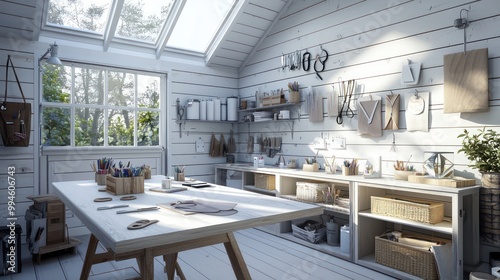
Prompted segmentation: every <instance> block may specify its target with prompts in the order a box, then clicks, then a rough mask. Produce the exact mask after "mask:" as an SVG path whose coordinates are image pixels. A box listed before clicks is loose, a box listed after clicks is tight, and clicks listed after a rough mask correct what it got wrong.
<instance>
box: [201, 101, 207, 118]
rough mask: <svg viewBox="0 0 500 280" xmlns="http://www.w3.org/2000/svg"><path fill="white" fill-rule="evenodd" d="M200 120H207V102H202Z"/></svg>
mask: <svg viewBox="0 0 500 280" xmlns="http://www.w3.org/2000/svg"><path fill="white" fill-rule="evenodd" d="M200 120H202V121H206V120H207V101H206V100H202V101H200Z"/></svg>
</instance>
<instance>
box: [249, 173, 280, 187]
mask: <svg viewBox="0 0 500 280" xmlns="http://www.w3.org/2000/svg"><path fill="white" fill-rule="evenodd" d="M254 178H255V187H256V188H259V189H265V190H275V189H276V180H275V177H274V175H267V174H259V173H255V175H254Z"/></svg>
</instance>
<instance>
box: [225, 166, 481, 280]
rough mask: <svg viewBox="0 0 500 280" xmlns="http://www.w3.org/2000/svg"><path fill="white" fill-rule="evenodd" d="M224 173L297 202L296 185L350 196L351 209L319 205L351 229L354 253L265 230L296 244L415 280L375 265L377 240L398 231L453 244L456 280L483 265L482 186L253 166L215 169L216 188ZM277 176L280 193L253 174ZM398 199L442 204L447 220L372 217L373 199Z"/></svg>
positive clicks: (285, 226)
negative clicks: (317, 185) (324, 186)
mask: <svg viewBox="0 0 500 280" xmlns="http://www.w3.org/2000/svg"><path fill="white" fill-rule="evenodd" d="M223 170H233V171H240V172H242V173H243V176H242V182H241V185H242V186H243V188H244V189H246V190H250V191H257V192H260V193H264V194H268V195H275V196H278V197H282V198H283V199H293V200H297V197H296V191H295V189H296V182H299V181H314V182H322V183H331V184H334V185H335V186H336V187H337V188H340V189H341V190H342V191H343V192H344V193H348V195H349V208H348V209H347V208H342V207H338V206H336V205H328V204H324V203H317V204H319V205H322V206H323V207H324V209H325V210H324V211H325V214H328V215H333V216H334V217H335V218H336V220H337V219H338V220H341V221H344V223H345V224H349V226H350V233H349V234H350V244H351V246H350V252H349V253H344V252H341V251H340V247H338V246H329V245H327V244H326V243H325V242H324V243H320V244H312V243H309V242H307V241H304V240H301V239H298V238H296V237H295V236H293V235H292V232H291V222H290V221H288V222H284V223H280V224H277V225H271V226H268V227H266V228H262V229H263V230H265V231H267V232H270V233H273V234H276V235H278V236H280V237H283V238H286V239H289V240H293V241H295V242H298V243H301V244H303V245H305V246H308V247H311V248H314V249H317V250H319V251H322V252H325V253H328V254H331V255H333V256H336V257H339V258H343V259H346V260H349V261H352V262H355V263H357V264H360V265H363V266H365V267H369V268H371V269H374V270H377V271H379V272H382V273H386V274H388V275H391V276H394V277H396V278H399V279H417V278H416V277H415V276H413V275H410V274H407V273H404V272H402V271H398V270H395V269H393V268H390V267H387V266H384V265H381V264H379V263H377V262H376V261H375V236H379V235H381V234H383V233H384V232H386V231H390V230H400V231H403V232H410V233H411V232H415V233H419V234H424V235H430V236H436V237H440V238H444V239H448V240H451V241H452V264H453V279H463V272H464V266H465V265H471V266H474V265H476V264H478V263H479V223H478V221H479V186H473V187H463V188H451V187H440V186H434V185H426V184H417V183H409V182H407V181H400V180H394V179H392V178H375V179H365V178H363V176H342V175H340V174H326V173H324V172H305V171H302V170H296V169H282V168H276V167H264V168H255V167H253V166H251V165H250V164H247V163H245V164H221V165H216V166H215V183H217V184H222V183H223V182H222V180H221V178H220V177H221V175H220V174H222V173H223ZM255 173H260V174H268V175H274V176H275V180H276V181H275V184H276V190H263V189H259V188H256V187H255V186H254V179H253V178H254V174H255ZM386 195H400V196H405V197H415V198H425V199H426V200H432V201H436V202H442V203H443V204H444V206H445V207H444V209H445V210H444V211H445V212H444V214H445V219H444V220H443V221H442V222H440V223H438V224H434V225H433V224H427V223H419V222H414V221H411V220H406V219H399V218H394V217H389V216H384V215H377V214H372V213H371V196H386Z"/></svg>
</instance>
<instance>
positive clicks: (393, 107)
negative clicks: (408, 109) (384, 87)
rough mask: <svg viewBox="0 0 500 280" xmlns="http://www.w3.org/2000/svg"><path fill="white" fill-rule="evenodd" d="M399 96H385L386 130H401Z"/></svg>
mask: <svg viewBox="0 0 500 280" xmlns="http://www.w3.org/2000/svg"><path fill="white" fill-rule="evenodd" d="M399 99H400V98H399V94H389V95H386V96H385V125H384V130H398V129H399Z"/></svg>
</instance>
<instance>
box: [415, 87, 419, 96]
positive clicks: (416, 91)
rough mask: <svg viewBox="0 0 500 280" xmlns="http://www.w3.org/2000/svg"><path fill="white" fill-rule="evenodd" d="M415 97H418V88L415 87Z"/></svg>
mask: <svg viewBox="0 0 500 280" xmlns="http://www.w3.org/2000/svg"><path fill="white" fill-rule="evenodd" d="M415 97H416V98H418V90H417V89H415Z"/></svg>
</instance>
